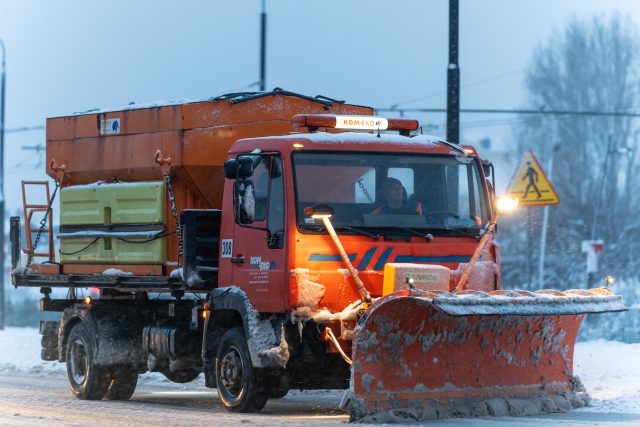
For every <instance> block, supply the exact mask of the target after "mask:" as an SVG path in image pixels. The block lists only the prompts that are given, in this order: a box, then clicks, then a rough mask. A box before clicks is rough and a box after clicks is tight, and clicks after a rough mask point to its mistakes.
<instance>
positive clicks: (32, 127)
mask: <svg viewBox="0 0 640 427" xmlns="http://www.w3.org/2000/svg"><path fill="white" fill-rule="evenodd" d="M33 130H44V126H22V127H19V128H13V129H5V132H6V133H17V132H29V131H33Z"/></svg>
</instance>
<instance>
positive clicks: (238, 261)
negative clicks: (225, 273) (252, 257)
mask: <svg viewBox="0 0 640 427" xmlns="http://www.w3.org/2000/svg"><path fill="white" fill-rule="evenodd" d="M231 262H232V263H234V264H244V255H240V256H234V257H231Z"/></svg>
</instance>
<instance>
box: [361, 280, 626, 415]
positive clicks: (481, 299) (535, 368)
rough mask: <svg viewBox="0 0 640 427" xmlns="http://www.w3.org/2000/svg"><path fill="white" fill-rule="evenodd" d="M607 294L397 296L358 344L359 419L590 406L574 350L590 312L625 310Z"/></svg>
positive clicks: (384, 303) (380, 308) (368, 317)
mask: <svg viewBox="0 0 640 427" xmlns="http://www.w3.org/2000/svg"><path fill="white" fill-rule="evenodd" d="M624 310H626V307H625V306H624V305H623V304H622V303H621V302H620V297H618V296H614V295H611V294H610V292H609V291H608V290H605V289H594V290H589V291H586V290H576V291H568V292H564V293H563V292H556V291H538V292H535V293H530V292H523V291H498V292H494V293H491V294H487V293H483V292H474V291H467V292H464V293H462V294H457V295H456V294H451V293H448V292H421V291H399V292H395V293H393V294H390V295H387V296H386V297H383V298H382V299H380V300H378V301H377V302H375V303H374V304H372V305H371V307H370V308H369V310H368V311H367V313H366V314H365V317H363V319H362V320H361V322H360V324H359V326H358V328H357V329H356V334H355V337H354V343H353V372H352V380H351V396H350V401H349V403H348V406H349V412H350V416H351V420H352V421H370V422H371V421H373V422H375V421H377V422H385V421H397V420H399V419H404V420H407V419H409V420H410V419H418V420H419V419H433V418H446V417H451V416H487V415H495V416H500V415H529V414H534V413H540V412H560V411H566V410H569V409H571V408H572V407H579V406H584V405H585V404H586V402H587V396H586V394H585V393H584V392H583V390H581V386H580V382H579V380H578V379H577V378H576V377H574V376H573V348H574V345H575V340H576V336H577V334H578V329H579V328H580V324H581V322H582V319H583V318H584V314H586V313H601V312H610V311H624Z"/></svg>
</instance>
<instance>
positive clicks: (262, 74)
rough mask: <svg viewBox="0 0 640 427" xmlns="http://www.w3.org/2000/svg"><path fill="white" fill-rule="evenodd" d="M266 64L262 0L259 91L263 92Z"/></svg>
mask: <svg viewBox="0 0 640 427" xmlns="http://www.w3.org/2000/svg"><path fill="white" fill-rule="evenodd" d="M266 66H267V7H266V0H262V13H261V14H260V91H261V92H264V91H265V88H266V85H267V82H266Z"/></svg>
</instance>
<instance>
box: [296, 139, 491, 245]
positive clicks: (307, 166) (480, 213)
mask: <svg viewBox="0 0 640 427" xmlns="http://www.w3.org/2000/svg"><path fill="white" fill-rule="evenodd" d="M477 163H478V162H476V161H474V160H473V159H472V158H470V157H465V156H458V157H456V156H451V155H422V154H387V153H380V154H376V153H368V154H362V153H349V152H344V153H336V152H331V153H328V152H312V151H309V152H296V153H294V154H293V164H294V170H295V186H296V203H297V206H296V208H297V219H298V226H299V228H300V229H303V230H313V229H314V228H317V229H320V228H322V221H321V220H316V219H313V218H311V217H310V216H309V215H305V214H304V208H305V207H308V206H314V205H317V204H327V205H330V206H331V207H332V208H333V210H334V215H333V216H332V218H331V221H332V222H333V224H334V226H335V227H336V229H338V230H340V229H342V230H343V231H344V230H352V231H353V230H355V229H357V228H362V229H371V230H374V229H392V228H395V229H405V230H411V231H414V232H415V231H416V230H421V229H424V230H427V229H433V230H438V229H439V230H449V231H454V230H462V229H476V231H477V230H478V229H479V228H480V227H482V226H484V225H485V224H486V223H487V220H488V209H487V198H486V195H485V191H484V188H485V187H484V185H483V180H482V178H481V177H482V175H481V173H480V170H479V168H478V164H477Z"/></svg>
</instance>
